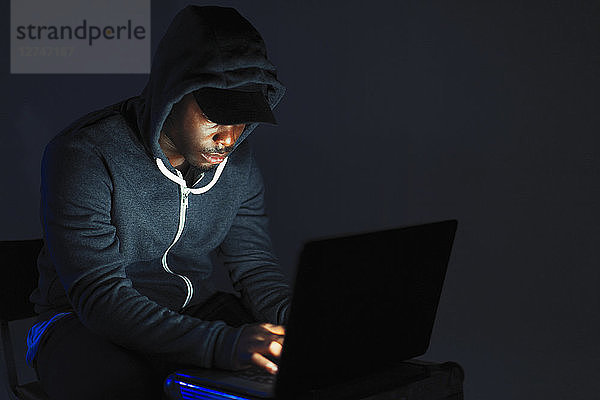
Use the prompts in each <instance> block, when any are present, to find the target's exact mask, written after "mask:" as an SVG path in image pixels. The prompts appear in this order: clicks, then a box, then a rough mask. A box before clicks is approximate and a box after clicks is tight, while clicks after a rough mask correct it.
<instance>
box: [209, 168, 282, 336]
mask: <svg viewBox="0 0 600 400" xmlns="http://www.w3.org/2000/svg"><path fill="white" fill-rule="evenodd" d="M220 250H221V255H222V256H223V261H224V264H225V266H226V267H227V268H228V270H229V276H230V278H231V282H232V284H233V287H234V289H235V290H237V291H238V292H240V293H241V296H242V300H243V302H244V303H245V305H246V306H247V307H248V308H249V309H250V310H252V312H253V314H254V317H255V318H256V319H257V320H258V321H261V322H269V323H272V324H285V323H286V321H287V315H288V308H289V303H290V292H291V291H290V287H289V285H288V283H287V281H286V279H285V278H284V276H283V274H282V272H281V270H280V267H279V263H278V260H277V259H276V257H275V256H274V255H273V251H272V244H271V239H270V235H269V232H268V219H267V215H266V213H265V205H264V185H263V181H262V176H261V174H260V171H259V169H258V166H257V165H256V161H255V160H254V158H253V159H252V166H251V168H250V176H249V177H248V181H247V193H246V197H245V200H244V201H243V202H242V204H241V206H240V208H239V210H238V212H237V215H236V217H235V219H234V221H233V224H232V226H231V228H230V230H229V232H228V234H227V236H226V237H225V240H224V241H223V243H222V244H221V246H220Z"/></svg>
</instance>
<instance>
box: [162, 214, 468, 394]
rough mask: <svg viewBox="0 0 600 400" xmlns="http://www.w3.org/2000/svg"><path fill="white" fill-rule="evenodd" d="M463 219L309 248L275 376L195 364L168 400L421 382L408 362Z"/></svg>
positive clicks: (431, 313)
mask: <svg viewBox="0 0 600 400" xmlns="http://www.w3.org/2000/svg"><path fill="white" fill-rule="evenodd" d="M456 226H457V221H456V220H448V221H441V222H434V223H429V224H424V225H417V226H409V227H403V228H397V229H389V230H385V231H378V232H369V233H362V234H355V235H350V236H344V237H335V238H327V239H321V240H314V241H311V242H308V243H306V244H305V245H304V247H303V249H302V252H301V253H300V260H299V263H298V268H297V270H296V280H295V283H294V291H293V297H292V303H291V308H290V314H289V318H288V323H287V324H286V336H285V344H284V346H283V351H282V355H281V358H280V360H279V364H278V365H279V368H278V370H279V372H278V373H277V375H276V376H273V375H269V374H268V373H267V372H262V371H260V370H259V369H258V368H257V367H252V368H250V369H248V370H243V371H223V370H216V369H191V370H182V371H176V372H175V373H173V374H171V375H169V376H168V377H167V379H166V380H165V385H164V386H165V392H166V393H167V394H168V396H169V397H170V398H171V399H232V400H244V399H247V400H256V399H274V398H276V399H280V400H282V399H301V398H307V399H308V398H312V399H315V398H323V399H334V398H343V397H344V396H343V393H346V394H354V395H355V394H357V393H359V392H361V393H363V394H365V396H366V395H369V393H377V392H378V391H381V390H382V389H384V388H385V387H387V386H389V387H390V389H391V388H392V387H393V386H390V385H395V386H396V387H397V386H398V385H399V383H401V382H399V380H398V377H399V376H400V377H403V378H404V379H406V382H410V381H415V380H417V379H419V378H420V377H421V376H422V374H423V370H421V369H419V368H416V369H415V368H414V367H410V366H409V365H408V364H407V363H402V361H405V360H409V359H411V358H413V357H417V356H420V355H422V354H424V353H425V352H426V351H427V348H428V347H429V341H430V338H431V332H432V330H433V324H434V321H435V315H436V311H437V307H438V303H439V299H440V295H441V291H442V285H443V282H444V278H445V275H446V269H447V265H448V261H449V258H450V252H451V249H452V244H453V241H454V235H455V232H456Z"/></svg>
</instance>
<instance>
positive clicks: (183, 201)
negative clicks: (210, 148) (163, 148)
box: [156, 157, 227, 310]
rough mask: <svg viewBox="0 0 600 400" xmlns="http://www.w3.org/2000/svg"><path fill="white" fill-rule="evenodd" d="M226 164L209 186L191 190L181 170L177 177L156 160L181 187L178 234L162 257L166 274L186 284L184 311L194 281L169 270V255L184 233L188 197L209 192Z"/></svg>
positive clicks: (191, 294) (161, 168)
mask: <svg viewBox="0 0 600 400" xmlns="http://www.w3.org/2000/svg"><path fill="white" fill-rule="evenodd" d="M226 164H227V157H225V160H223V162H221V164H220V165H219V166H218V167H217V170H216V171H215V175H214V176H213V178H212V180H211V181H210V183H209V184H208V185H206V186H203V187H201V188H197V189H191V188H189V187H187V185H186V182H185V179H183V175H182V174H181V172H180V171H179V170H177V169H176V170H175V171H176V172H177V175H175V174H174V173H172V172H171V171H169V169H168V168H167V167H165V164H164V163H163V161H162V160H161V159H160V158H156V165H157V166H158V169H159V170H160V171H161V172H162V174H163V175H164V176H166V177H167V178H168V179H169V180H171V181H173V182H175V183H177V185H178V186H179V190H180V198H179V225H178V227H177V233H176V234H175V238H174V239H173V242H172V243H171V245H170V246H169V247H167V249H166V250H165V252H164V254H163V256H162V267H163V269H164V270H165V271H166V272H168V273H170V274H173V275H176V276H178V277H180V278H181V279H183V281H184V282H185V285H186V287H187V292H188V293H187V297H186V298H185V302H184V303H183V306H181V309H182V310H183V309H184V308H185V307H186V306H187V305H188V304H189V302H190V300H191V299H192V296H193V295H194V287H193V286H192V281H191V280H190V279H189V278H188V277H187V276H184V275H180V274H177V273H175V272H173V271H171V269H170V268H169V265H168V264H167V254H168V253H169V251H170V250H171V248H172V247H173V246H175V243H177V241H178V240H179V238H180V237H181V234H182V232H183V228H184V226H185V215H186V211H187V207H188V196H189V195H190V193H193V194H202V193H206V192H208V191H209V190H210V189H211V188H212V187H213V186H214V185H215V184H216V183H217V181H218V180H219V177H220V176H221V173H222V172H223V169H224V168H225V165H226ZM202 178H204V174H202V176H201V177H200V179H198V181H197V182H196V183H194V185H196V184H197V183H198V182H200V180H201V179H202Z"/></svg>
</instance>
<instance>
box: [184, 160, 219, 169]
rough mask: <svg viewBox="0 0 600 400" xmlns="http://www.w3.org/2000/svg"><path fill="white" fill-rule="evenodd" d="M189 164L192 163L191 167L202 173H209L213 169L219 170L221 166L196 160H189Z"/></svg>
mask: <svg viewBox="0 0 600 400" xmlns="http://www.w3.org/2000/svg"><path fill="white" fill-rule="evenodd" d="M188 163H190V165H191V166H193V167H194V168H196V169H198V170H200V171H202V172H208V171H212V170H213V169H215V168H217V167H218V166H219V164H211V163H207V162H198V161H196V160H188Z"/></svg>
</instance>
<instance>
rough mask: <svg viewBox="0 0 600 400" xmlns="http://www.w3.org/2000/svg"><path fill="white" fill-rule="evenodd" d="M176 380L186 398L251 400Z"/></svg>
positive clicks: (198, 399) (185, 399) (188, 399)
mask: <svg viewBox="0 0 600 400" xmlns="http://www.w3.org/2000/svg"><path fill="white" fill-rule="evenodd" d="M174 382H175V383H177V384H179V389H180V393H181V396H182V398H183V399H184V400H223V399H229V400H249V399H248V398H246V397H240V396H236V395H234V394H231V393H223V392H220V391H218V390H213V389H209V388H205V387H202V386H198V385H194V384H191V383H187V382H181V381H179V380H174Z"/></svg>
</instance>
